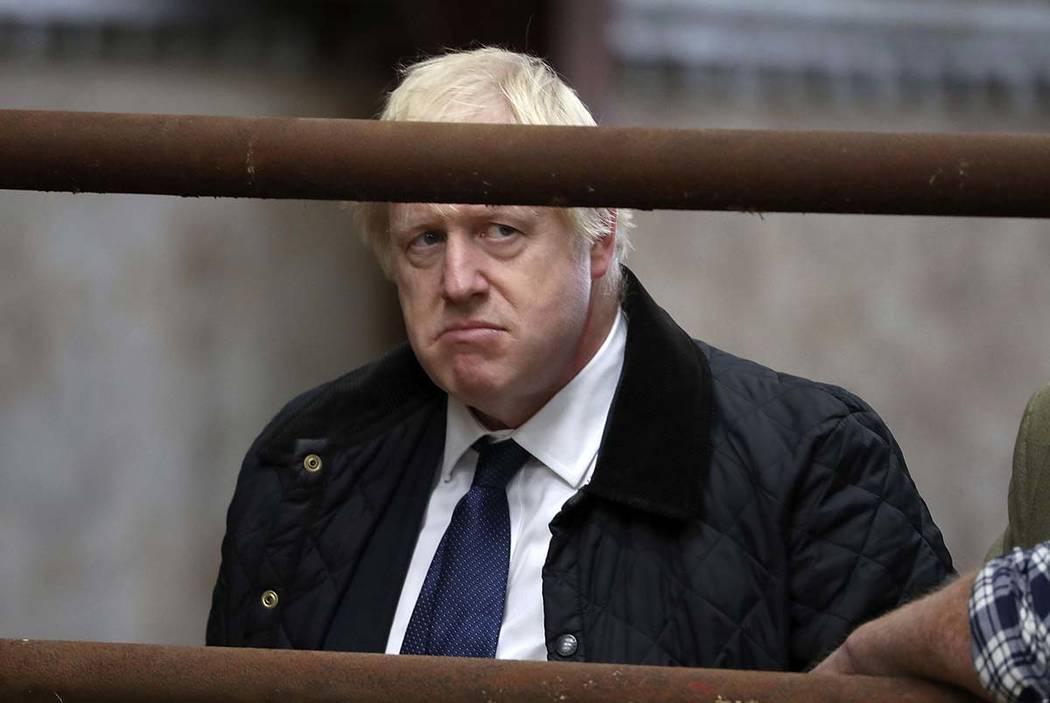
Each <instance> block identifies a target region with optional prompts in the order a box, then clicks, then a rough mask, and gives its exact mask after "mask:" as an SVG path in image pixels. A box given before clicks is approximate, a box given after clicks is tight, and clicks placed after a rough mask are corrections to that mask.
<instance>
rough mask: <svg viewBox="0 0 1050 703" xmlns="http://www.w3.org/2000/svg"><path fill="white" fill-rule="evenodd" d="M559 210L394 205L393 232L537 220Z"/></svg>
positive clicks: (515, 207) (516, 207)
mask: <svg viewBox="0 0 1050 703" xmlns="http://www.w3.org/2000/svg"><path fill="white" fill-rule="evenodd" d="M556 211H557V210H556V208H549V207H535V206H531V205H474V204H468V203H391V204H390V229H391V230H393V231H398V230H404V229H411V228H413V227H417V226H420V225H424V224H430V223H433V222H436V221H448V220H468V219H500V218H507V219H512V220H516V221H523V220H524V221H534V220H539V219H543V218H546V217H550V216H552V215H553V214H554V213H555V212H556Z"/></svg>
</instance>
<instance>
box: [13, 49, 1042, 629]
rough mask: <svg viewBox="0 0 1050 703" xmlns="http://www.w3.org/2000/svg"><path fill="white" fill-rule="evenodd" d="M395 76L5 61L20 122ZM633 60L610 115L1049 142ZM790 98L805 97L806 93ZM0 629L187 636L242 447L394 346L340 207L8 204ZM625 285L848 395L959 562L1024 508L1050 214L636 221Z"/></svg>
mask: <svg viewBox="0 0 1050 703" xmlns="http://www.w3.org/2000/svg"><path fill="white" fill-rule="evenodd" d="M377 90H378V88H377V86H376V84H375V82H374V81H370V80H368V77H367V76H358V75H357V73H355V70H354V67H352V66H348V67H345V70H342V71H339V72H338V75H332V76H331V77H330V78H328V79H325V78H317V79H311V80H304V79H303V78H302V76H298V75H296V76H290V75H282V74H273V73H269V72H265V73H264V72H255V73H252V72H250V71H249V72H247V73H246V72H244V71H243V70H239V71H238V72H237V74H236V75H233V74H232V73H226V72H223V71H221V70H216V69H214V68H194V67H192V66H183V67H176V68H167V67H165V68H157V67H151V66H148V65H147V66H144V65H141V64H135V65H133V64H121V63H119V62H116V63H115V62H109V63H107V64H105V65H104V66H76V65H71V64H67V65H53V64H49V63H46V62H40V63H34V64H26V63H7V64H0V92H2V101H3V106H4V107H36V108H51V109H101V110H116V111H120V110H127V111H144V112H186V113H194V112H196V113H212V114H242V115H263V114H267V115H292V114H295V115H318V116H326V115H336V114H359V113H360V112H361V111H360V110H359V108H358V106H359V104H360V102H359V96H363V97H364V99H365V100H367V101H368V104H371V101H372V100H373V98H374V95H375V94H376V91H377ZM691 95H695V91H693V90H691V87H690V86H689V85H688V84H679V85H667V84H665V83H662V82H661V81H660V80H653V79H651V77H646V76H644V75H641V76H639V75H636V74H628V75H626V76H625V77H624V78H623V79H622V80H621V81H620V82H618V83H616V84H615V85H614V86H612V89H611V90H610V94H609V97H608V99H607V101H606V102H607V103H608V105H609V106H611V107H610V108H609V109H607V110H606V118H607V121H609V122H619V123H633V124H663V125H668V126H689V127H707V126H710V127H778V128H851V129H863V128H875V129H923V130H935V131H946V130H959V129H1022V128H1023V129H1044V128H1045V127H1046V124H1045V122H1043V121H1041V119H1040V118H1039V117H1038V116H1034V117H1027V118H1012V117H1007V116H1004V115H1003V114H1002V113H1001V112H998V111H996V110H995V109H992V108H988V109H983V108H982V109H974V110H969V111H967V110H963V111H957V110H954V109H952V108H951V107H950V106H946V105H947V104H946V103H936V104H930V105H927V106H925V107H923V106H912V107H908V106H903V107H902V106H899V105H893V106H888V107H874V108H872V107H871V106H860V107H857V106H854V107H849V106H846V107H841V106H839V107H836V106H835V105H829V104H824V103H821V102H819V101H808V100H805V99H800V97H804V96H795V99H793V100H790V101H787V102H784V103H779V104H775V103H761V104H758V103H744V102H737V101H732V100H723V99H717V98H713V97H710V96H708V97H690V96H691ZM789 97H791V96H790V94H789ZM0 212H2V217H0V326H2V329H3V331H4V333H3V334H2V335H0V451H2V453H0V456H2V459H0V584H3V586H4V597H3V598H2V599H0V636H3V637H18V636H25V637H52V638H66V639H92V640H125V641H152V642H170V643H197V642H200V641H201V638H202V636H203V627H204V620H205V617H206V613H207V607H208V602H209V593H210V588H211V585H212V581H213V578H214V574H215V568H216V566H217V556H218V543H219V540H220V539H221V536H222V528H223V517H224V512H225V507H226V504H227V502H228V500H229V496H230V495H231V493H232V488H233V481H234V479H235V477H236V472H237V467H238V464H239V461H240V458H241V456H242V454H243V452H244V450H245V449H246V448H247V446H248V444H249V442H250V441H251V440H252V438H253V437H254V436H255V434H256V433H257V432H258V430H259V429H260V428H261V427H262V425H263V424H264V423H265V421H266V420H267V419H268V418H269V417H270V416H271V415H272V414H273V413H274V412H275V411H276V410H277V409H278V407H279V405H280V404H281V403H282V402H284V401H285V400H287V399H288V398H289V397H291V396H292V395H293V394H294V393H296V392H297V391H300V390H302V389H305V388H307V387H310V386H312V385H314V384H317V383H320V382H322V381H324V380H326V379H328V378H331V377H333V376H335V375H337V374H339V373H341V372H343V371H344V370H346V369H349V368H352V367H354V366H356V365H358V364H360V363H362V362H363V361H365V360H367V359H369V358H371V357H373V356H375V355H376V354H377V353H379V352H380V351H381V350H382V349H384V348H386V347H388V346H389V345H391V344H393V343H394V342H395V341H396V339H397V338H398V335H399V319H398V314H397V310H396V304H395V302H394V299H393V297H392V295H391V290H390V288H389V287H388V285H387V284H386V283H384V282H383V281H382V280H381V279H380V278H379V276H378V274H377V273H376V271H375V269H374V267H373V266H372V265H371V263H370V262H369V260H368V258H367V255H366V253H365V252H364V250H363V248H362V247H361V246H360V245H359V244H358V243H357V241H356V239H355V238H354V236H353V235H352V232H351V228H350V226H349V219H348V216H347V214H346V213H345V212H343V211H341V210H340V209H339V208H338V207H337V206H336V205H335V204H330V203H305V202H281V203H273V202H262V201H219V200H188V199H178V198H167V197H153V196H130V195H129V196H94V195H80V196H72V195H58V194H39V193H14V192H0ZM638 221H639V227H638V231H637V234H636V237H635V242H636V247H637V251H636V252H635V254H634V256H633V260H632V261H633V263H632V265H633V266H634V268H635V270H636V271H637V272H638V273H639V274H640V276H641V277H642V280H643V281H644V282H645V283H646V285H647V286H648V287H649V288H650V290H651V291H652V292H653V294H654V295H655V296H656V298H657V299H658V300H660V301H662V302H663V303H664V304H665V305H666V307H667V308H668V309H669V310H670V311H671V313H672V314H673V315H674V316H675V317H676V319H678V320H679V322H680V323H681V324H682V325H683V326H684V327H685V328H686V329H688V330H689V331H690V332H691V333H693V334H694V335H696V336H698V337H701V338H704V339H706V340H707V341H709V342H711V343H713V344H715V345H717V346H720V347H722V348H724V349H727V350H729V351H732V352H735V353H738V354H741V355H744V356H748V357H751V358H754V359H756V360H758V361H760V362H763V363H766V364H769V365H772V366H774V367H777V368H779V369H781V370H784V371H787V372H791V373H797V374H801V375H805V376H810V377H814V378H819V379H824V380H829V381H832V382H835V383H839V384H841V385H844V386H846V387H848V388H851V389H852V390H854V391H856V392H857V393H859V394H860V395H862V396H863V397H864V398H866V399H867V400H868V401H869V402H871V403H872V404H873V405H874V406H875V407H876V409H878V410H879V411H880V412H881V413H882V415H883V416H884V418H885V419H886V420H887V422H888V423H889V424H890V426H891V427H892V428H893V429H894V431H895V432H896V434H897V437H898V439H899V440H900V443H901V444H902V446H903V448H904V450H905V453H906V456H907V457H908V458H909V462H910V465H911V469H912V472H913V474H914V476H915V479H916V482H917V483H918V485H919V487H920V489H921V490H922V493H923V495H924V496H925V497H926V499H927V501H928V503H929V505H930V508H931V510H932V512H933V514H934V517H935V518H936V519H937V521H938V522H939V524H940V525H941V526H942V527H943V528H944V531H945V535H946V538H947V541H948V544H949V547H950V548H951V549H952V551H953V552H954V553H955V555H956V557H957V559H958V562H959V565H960V567H966V566H970V565H973V564H975V563H976V562H977V559H978V557H979V555H980V554H981V553H982V552H983V550H984V548H985V546H986V545H987V544H988V543H989V542H990V541H991V540H992V539H993V538H994V536H995V534H996V532H997V531H998V530H999V529H1001V527H1002V524H1003V520H1004V519H1005V510H1004V496H1005V491H1006V481H1007V475H1008V464H1009V458H1010V456H1009V455H1010V448H1011V446H1012V442H1013V437H1014V433H1015V431H1016V424H1017V421H1018V419H1019V416H1020V412H1021V409H1022V408H1023V405H1024V403H1025V401H1026V399H1027V397H1028V395H1029V394H1030V393H1031V392H1032V391H1034V390H1035V389H1036V388H1037V387H1038V386H1039V385H1041V384H1042V383H1045V382H1047V381H1050V354H1048V353H1047V349H1050V326H1048V325H1047V324H1046V313H1045V312H1044V311H1043V309H1042V307H1043V306H1045V304H1046V301H1050V278H1048V277H1047V276H1046V274H1045V262H1046V261H1047V260H1048V257H1050V232H1048V225H1047V223H1046V222H1023V221H1013V220H987V221H979V220H953V219H916V218H891V217H878V218H862V217H831V216H816V215H814V216H800V215H791V216H785V215H772V214H769V215H763V216H759V215H737V214H700V213H640V214H639V216H638Z"/></svg>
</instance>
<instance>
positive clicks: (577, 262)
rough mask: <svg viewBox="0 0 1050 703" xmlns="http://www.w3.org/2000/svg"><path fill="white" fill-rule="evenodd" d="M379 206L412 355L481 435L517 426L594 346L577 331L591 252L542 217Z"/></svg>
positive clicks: (553, 214)
mask: <svg viewBox="0 0 1050 703" xmlns="http://www.w3.org/2000/svg"><path fill="white" fill-rule="evenodd" d="M390 207H391V211H390V230H391V241H390V246H391V247H392V260H393V270H394V278H395V282H396V284H397V289H398V296H399V298H400V301H401V311H402V313H403V314H404V318H405V326H406V328H407V330H408V337H409V341H410V343H411V344H412V348H413V350H414V351H415V353H416V357H417V358H418V359H419V361H420V363H421V364H422V365H423V368H424V369H426V371H427V373H428V374H429V375H430V377H431V378H432V379H433V380H434V382H435V383H437V385H439V386H440V387H441V388H443V389H445V390H446V391H447V392H448V393H449V394H451V395H452V396H454V397H456V398H458V399H459V400H461V401H463V402H464V403H465V404H467V405H468V406H471V407H473V408H474V409H475V410H477V411H479V412H480V413H481V415H482V419H483V420H484V421H486V423H487V424H489V425H490V427H495V426H501V425H506V426H517V425H518V424H520V423H521V422H523V421H524V420H526V419H528V417H529V416H531V415H532V413H534V412H535V411H536V410H538V409H539V407H541V406H542V405H543V404H544V403H545V402H546V401H547V400H548V399H549V398H550V397H551V396H552V395H553V394H554V393H555V392H557V391H558V389H560V388H561V387H562V386H563V385H564V384H565V383H567V382H568V381H569V380H570V379H571V378H572V377H573V376H574V375H575V374H576V373H577V372H578V371H579V369H580V368H582V366H583V365H584V364H586V362H587V360H588V359H589V358H590V355H591V354H593V353H594V351H595V350H596V349H597V346H598V345H600V343H601V339H597V340H596V339H594V337H595V336H596V334H598V332H596V331H595V329H594V328H595V325H593V324H588V323H589V321H590V320H591V317H592V315H591V313H592V310H591V308H592V307H593V304H592V285H591V282H592V276H593V275H594V274H595V273H596V272H597V271H596V269H595V266H594V264H595V261H594V258H595V250H596V249H602V245H598V246H597V247H591V246H588V245H587V243H586V242H583V241H582V240H580V239H579V238H577V237H575V236H573V234H572V231H571V229H570V225H569V223H568V222H567V221H566V218H565V216H564V214H562V213H559V212H558V211H556V210H553V209H550V208H538V207H493V206H484V205H454V206H453V205H442V206H434V205H429V204H394V205H391V206H390ZM603 263H605V262H604V259H603V260H602V261H599V262H598V269H599V270H600V272H601V273H604V270H605V269H604V267H603ZM605 265H607V263H605ZM599 275H600V273H599ZM601 333H602V334H604V330H602V331H601Z"/></svg>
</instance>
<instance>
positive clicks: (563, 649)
mask: <svg viewBox="0 0 1050 703" xmlns="http://www.w3.org/2000/svg"><path fill="white" fill-rule="evenodd" d="M577 647H579V642H577V641H576V637H575V636H573V635H562V636H561V637H559V638H558V642H557V644H556V645H555V649H556V650H557V651H558V656H559V657H571V656H572V655H573V654H576V649H577Z"/></svg>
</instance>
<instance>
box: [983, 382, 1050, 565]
mask: <svg viewBox="0 0 1050 703" xmlns="http://www.w3.org/2000/svg"><path fill="white" fill-rule="evenodd" d="M1007 519H1008V524H1007V526H1006V531H1004V532H1003V534H1002V536H1001V537H1000V538H999V539H998V540H996V542H995V544H993V545H992V548H991V549H990V550H989V551H988V556H987V558H988V559H992V558H994V557H997V556H1000V555H1001V554H1003V553H1005V552H1008V551H1010V550H1011V549H1013V548H1014V547H1025V548H1027V547H1032V546H1034V545H1036V544H1038V543H1040V542H1043V541H1046V540H1050V385H1048V386H1046V387H1044V388H1043V389H1042V390H1040V391H1038V392H1037V393H1036V394H1035V395H1033V396H1032V399H1031V400H1030V401H1028V407H1027V408H1025V411H1024V417H1022V418H1021V428H1020V429H1019V430H1018V432H1017V444H1016V445H1014V467H1013V474H1012V475H1011V476H1010V497H1009V502H1008V505H1007Z"/></svg>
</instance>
